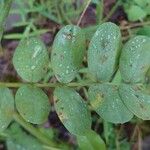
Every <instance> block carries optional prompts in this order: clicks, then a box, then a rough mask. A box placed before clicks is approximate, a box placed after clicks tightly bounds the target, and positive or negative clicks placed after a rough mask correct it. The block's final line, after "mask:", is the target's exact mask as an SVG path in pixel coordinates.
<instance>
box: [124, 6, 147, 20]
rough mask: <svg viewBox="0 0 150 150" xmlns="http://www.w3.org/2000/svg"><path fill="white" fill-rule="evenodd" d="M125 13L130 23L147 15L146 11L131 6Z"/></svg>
mask: <svg viewBox="0 0 150 150" xmlns="http://www.w3.org/2000/svg"><path fill="white" fill-rule="evenodd" d="M126 13H127V15H128V19H129V20H130V21H137V20H141V19H143V18H145V17H146V15H147V13H146V11H145V10H144V9H143V8H141V7H140V6H137V5H131V6H130V7H129V8H128V9H126Z"/></svg>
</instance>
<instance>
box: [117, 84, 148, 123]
mask: <svg viewBox="0 0 150 150" xmlns="http://www.w3.org/2000/svg"><path fill="white" fill-rule="evenodd" d="M119 93H120V96H121V98H122V100H123V102H124V104H125V105H126V106H127V108H128V109H129V110H130V111H131V112H132V113H134V114H135V115H136V116H137V117H139V118H141V119H143V120H150V92H149V91H148V90H147V89H146V87H145V86H144V85H141V84H135V85H129V84H121V86H120V88H119Z"/></svg>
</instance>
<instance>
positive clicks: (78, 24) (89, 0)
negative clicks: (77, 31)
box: [77, 0, 91, 26]
mask: <svg viewBox="0 0 150 150" xmlns="http://www.w3.org/2000/svg"><path fill="white" fill-rule="evenodd" d="M90 3H91V0H88V2H87V4H86V6H85V8H84V10H83V12H82V14H81V16H80V18H79V20H78V22H77V26H80V23H81V20H82V18H83V16H84V14H85V12H86V10H87V8H88V7H89V5H90Z"/></svg>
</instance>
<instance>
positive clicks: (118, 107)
mask: <svg viewBox="0 0 150 150" xmlns="http://www.w3.org/2000/svg"><path fill="white" fill-rule="evenodd" d="M88 93H89V100H90V104H91V106H92V108H93V109H94V110H95V111H96V112H97V113H98V114H99V115H100V116H101V117H102V118H103V119H104V120H106V121H108V122H112V123H125V122H127V121H129V120H130V119H131V118H132V117H133V114H132V113H131V112H130V111H129V110H128V109H127V107H126V106H125V105H124V103H123V102H122V100H121V98H120V96H119V93H118V86H117V85H108V84H99V85H94V86H91V87H90V88H89V91H88Z"/></svg>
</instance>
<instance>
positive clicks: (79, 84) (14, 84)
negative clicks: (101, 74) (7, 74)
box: [0, 81, 96, 88]
mask: <svg viewBox="0 0 150 150" xmlns="http://www.w3.org/2000/svg"><path fill="white" fill-rule="evenodd" d="M91 84H96V83H95V82H89V81H88V82H71V83H68V84H61V83H17V82H12V83H9V82H0V86H5V87H9V88H18V87H20V86H22V85H34V86H36V87H40V88H46V87H51V88H55V87H58V86H68V87H84V86H89V85H91Z"/></svg>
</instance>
